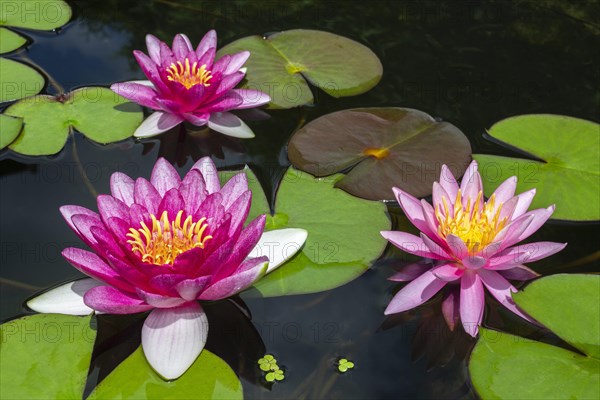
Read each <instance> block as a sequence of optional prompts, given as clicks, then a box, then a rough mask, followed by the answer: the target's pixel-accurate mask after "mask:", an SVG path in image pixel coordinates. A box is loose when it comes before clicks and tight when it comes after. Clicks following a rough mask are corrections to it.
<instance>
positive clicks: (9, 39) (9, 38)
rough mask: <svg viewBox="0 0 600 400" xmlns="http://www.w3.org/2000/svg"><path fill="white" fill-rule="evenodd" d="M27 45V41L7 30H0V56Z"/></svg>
mask: <svg viewBox="0 0 600 400" xmlns="http://www.w3.org/2000/svg"><path fill="white" fill-rule="evenodd" d="M25 43H27V39H25V38H24V37H23V36H21V35H19V34H18V33H15V32H13V31H11V30H8V29H6V28H0V54H2V53H8V52H9V51H13V50H16V49H18V48H19V47H21V46H23V45H24V44H25Z"/></svg>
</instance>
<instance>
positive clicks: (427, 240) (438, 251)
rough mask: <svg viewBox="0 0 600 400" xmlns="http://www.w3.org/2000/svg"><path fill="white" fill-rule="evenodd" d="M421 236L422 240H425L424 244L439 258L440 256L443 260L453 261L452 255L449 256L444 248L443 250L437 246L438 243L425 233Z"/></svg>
mask: <svg viewBox="0 0 600 400" xmlns="http://www.w3.org/2000/svg"><path fill="white" fill-rule="evenodd" d="M420 236H421V239H422V240H423V243H425V246H427V248H428V249H429V250H430V251H431V252H432V253H435V254H437V255H438V256H440V257H441V259H442V260H451V259H452V258H453V257H452V256H451V255H450V254H448V252H447V251H446V250H444V248H442V246H440V245H439V244H437V243H436V242H434V241H433V240H431V239H430V238H429V237H428V236H427V235H425V234H424V233H423V232H421V235H420Z"/></svg>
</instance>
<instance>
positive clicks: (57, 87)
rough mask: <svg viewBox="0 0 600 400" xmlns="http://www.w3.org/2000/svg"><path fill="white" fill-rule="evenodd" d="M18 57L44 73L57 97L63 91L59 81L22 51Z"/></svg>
mask: <svg viewBox="0 0 600 400" xmlns="http://www.w3.org/2000/svg"><path fill="white" fill-rule="evenodd" d="M19 57H20V58H21V59H22V60H23V61H27V63H28V64H30V65H32V66H34V67H35V68H36V69H37V70H38V71H39V72H41V73H42V74H44V77H45V78H46V80H47V81H48V83H49V84H50V86H52V87H53V88H54V90H56V96H57V97H58V96H60V95H62V94H64V93H65V89H64V88H63V87H62V86H61V85H60V83H58V82H57V81H56V80H55V79H54V78H53V77H52V76H51V75H50V74H49V73H48V72H47V71H46V70H45V69H44V68H42V67H40V66H39V65H38V64H36V63H35V62H34V61H33V60H32V59H31V58H29V57H27V56H26V55H25V54H23V53H20V54H19Z"/></svg>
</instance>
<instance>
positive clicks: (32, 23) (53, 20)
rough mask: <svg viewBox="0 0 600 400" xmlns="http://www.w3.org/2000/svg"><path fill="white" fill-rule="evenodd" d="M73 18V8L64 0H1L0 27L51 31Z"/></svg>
mask: <svg viewBox="0 0 600 400" xmlns="http://www.w3.org/2000/svg"><path fill="white" fill-rule="evenodd" d="M71 16H72V12H71V7H69V5H68V4H67V3H66V2H64V1H62V0H35V1H31V0H0V25H6V26H14V27H18V28H28V29H37V30H42V31H51V30H52V29H56V28H60V27H61V26H63V25H64V24H66V23H67V22H69V20H70V19H71Z"/></svg>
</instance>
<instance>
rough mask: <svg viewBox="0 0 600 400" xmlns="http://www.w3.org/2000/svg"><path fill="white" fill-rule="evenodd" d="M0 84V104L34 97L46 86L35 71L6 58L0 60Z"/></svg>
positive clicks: (42, 78)
mask: <svg viewBox="0 0 600 400" xmlns="http://www.w3.org/2000/svg"><path fill="white" fill-rule="evenodd" d="M0 82H2V85H0V103H2V102H5V101H12V100H18V99H22V98H24V97H29V96H34V95H36V94H38V93H39V92H41V91H42V89H43V88H44V85H45V84H46V81H45V80H44V77H43V76H42V75H40V73H39V72H37V71H36V70H35V69H33V68H31V67H29V66H27V65H25V64H22V63H20V62H17V61H13V60H9V59H7V58H0Z"/></svg>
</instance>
